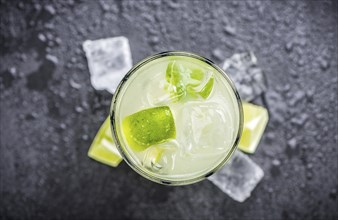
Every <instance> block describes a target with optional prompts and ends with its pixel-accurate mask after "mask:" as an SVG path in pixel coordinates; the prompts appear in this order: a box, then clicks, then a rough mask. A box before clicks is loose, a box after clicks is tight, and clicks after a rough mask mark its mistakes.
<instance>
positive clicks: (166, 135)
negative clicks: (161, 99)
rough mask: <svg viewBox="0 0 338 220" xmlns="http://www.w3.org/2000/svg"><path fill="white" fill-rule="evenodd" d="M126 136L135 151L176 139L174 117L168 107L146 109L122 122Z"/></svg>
mask: <svg viewBox="0 0 338 220" xmlns="http://www.w3.org/2000/svg"><path fill="white" fill-rule="evenodd" d="M122 126H123V132H124V136H125V137H126V140H127V142H128V144H129V146H130V147H131V148H132V149H133V150H135V151H142V150H145V149H146V148H148V147H149V146H151V145H155V144H159V143H163V142H166V141H168V140H170V139H173V138H175V137H176V127H175V122H174V117H173V115H172V113H171V110H170V108H169V107H168V106H161V107H155V108H149V109H145V110H142V111H139V112H136V113H134V114H132V115H129V116H127V117H126V118H124V119H123V122H122Z"/></svg>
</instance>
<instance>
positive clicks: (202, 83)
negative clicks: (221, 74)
mask: <svg viewBox="0 0 338 220" xmlns="http://www.w3.org/2000/svg"><path fill="white" fill-rule="evenodd" d="M213 87H214V76H213V75H212V74H211V73H205V72H203V71H202V70H200V69H194V70H193V71H192V72H191V74H190V80H189V83H188V85H187V91H188V93H189V94H190V95H191V96H193V97H197V96H201V97H202V98H204V99H207V98H208V97H209V95H210V94H211V91H212V89H213Z"/></svg>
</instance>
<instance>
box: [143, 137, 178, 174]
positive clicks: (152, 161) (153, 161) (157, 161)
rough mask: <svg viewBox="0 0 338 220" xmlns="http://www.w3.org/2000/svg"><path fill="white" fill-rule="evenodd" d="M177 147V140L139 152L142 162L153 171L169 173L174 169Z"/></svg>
mask: <svg viewBox="0 0 338 220" xmlns="http://www.w3.org/2000/svg"><path fill="white" fill-rule="evenodd" d="M177 147H178V143H177V142H176V141H175V140H172V141H169V142H165V143H161V144H158V145H156V146H151V147H149V148H147V150H145V151H144V152H141V153H139V155H140V156H141V158H142V162H141V163H142V165H143V166H144V167H146V168H147V169H149V170H151V171H155V172H157V173H160V174H168V173H169V172H171V171H172V170H173V169H174V165H175V156H176V154H175V152H176V151H177Z"/></svg>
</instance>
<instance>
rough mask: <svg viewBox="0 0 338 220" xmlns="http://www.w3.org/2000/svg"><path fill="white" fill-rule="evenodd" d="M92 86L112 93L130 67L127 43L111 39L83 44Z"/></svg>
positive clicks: (114, 38)
mask: <svg viewBox="0 0 338 220" xmlns="http://www.w3.org/2000/svg"><path fill="white" fill-rule="evenodd" d="M82 46H83V50H84V51H85V53H86V57H87V61H88V67H89V72H90V75H91V78H90V79H91V83H92V86H93V87H94V88H95V89H97V90H103V89H105V90H107V91H108V92H110V93H114V92H115V89H116V87H117V85H118V84H119V83H120V81H121V80H122V78H123V77H124V75H125V74H126V73H127V72H128V71H129V70H130V69H131V67H132V58H131V52H130V47H129V41H128V39H127V38H126V37H123V36H121V37H113V38H105V39H99V40H94V41H91V40H86V41H85V42H83V45H82Z"/></svg>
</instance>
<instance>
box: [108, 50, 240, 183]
mask: <svg viewBox="0 0 338 220" xmlns="http://www.w3.org/2000/svg"><path fill="white" fill-rule="evenodd" d="M111 110H112V111H111V121H112V130H113V135H114V137H115V141H116V145H117V147H118V149H119V151H120V153H121V154H122V156H123V157H124V159H125V161H126V162H127V163H128V164H129V165H130V166H131V167H132V168H133V169H134V170H136V171H137V172H138V173H140V174H141V175H143V176H145V177H147V178H148V179H151V180H153V181H155V182H159V183H165V184H174V185H181V184H188V183H192V182H196V181H199V180H201V179H204V178H205V177H206V176H208V175H210V174H212V173H213V172H215V171H216V170H217V169H218V168H219V167H220V166H222V165H223V164H224V163H225V162H226V160H227V159H228V158H229V157H230V156H231V154H232V152H233V151H234V150H235V148H236V144H237V142H238V139H239V137H240V133H241V129H242V109H241V104H240V100H239V96H238V94H237V92H236V90H235V88H234V87H233V84H232V83H231V81H230V80H229V78H228V77H227V76H226V75H225V73H224V72H223V71H222V70H221V69H219V68H218V67H217V66H216V65H214V64H212V63H211V62H210V61H209V60H207V59H205V58H203V57H200V56H198V55H195V54H191V53H186V52H165V53H161V54H157V55H154V56H152V57H149V58H147V59H146V60H144V61H142V62H141V63H139V64H138V65H136V66H135V67H134V68H133V69H132V70H131V71H129V72H128V74H127V75H126V77H125V78H124V80H123V81H122V82H121V83H120V85H119V87H118V89H117V92H116V93H115V95H114V98H113V102H112V108H111Z"/></svg>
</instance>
